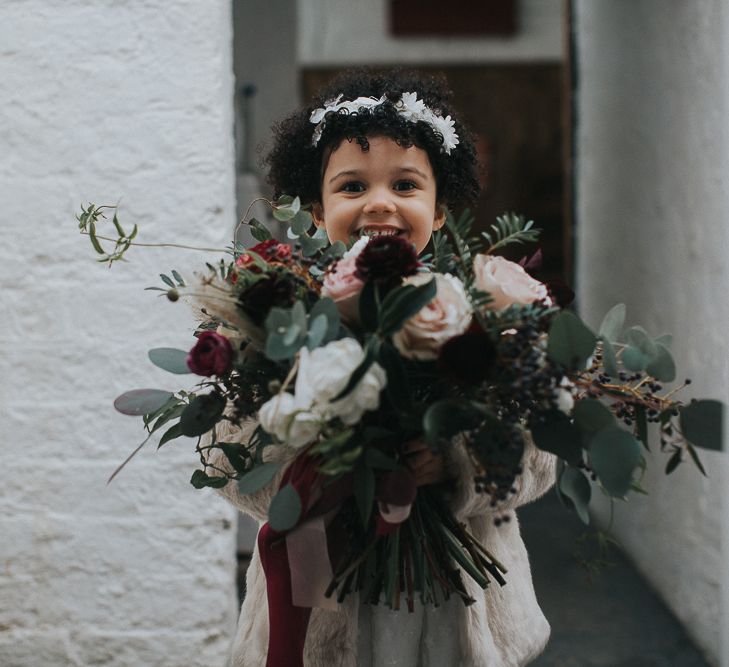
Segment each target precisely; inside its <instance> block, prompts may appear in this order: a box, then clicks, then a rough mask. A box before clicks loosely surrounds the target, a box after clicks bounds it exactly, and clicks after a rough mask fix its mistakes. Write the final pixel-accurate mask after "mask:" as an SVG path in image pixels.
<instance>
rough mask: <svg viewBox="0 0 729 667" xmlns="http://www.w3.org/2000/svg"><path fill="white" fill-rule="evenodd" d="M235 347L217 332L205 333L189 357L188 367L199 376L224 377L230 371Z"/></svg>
mask: <svg viewBox="0 0 729 667" xmlns="http://www.w3.org/2000/svg"><path fill="white" fill-rule="evenodd" d="M232 359H233V346H232V345H231V344H230V341H229V340H228V339H227V338H226V337H225V336H221V335H220V334H219V333H216V332H215V331H203V332H202V333H201V334H200V335H199V336H198V339H197V343H195V346H194V347H193V348H192V349H191V350H190V352H189V353H188V355H187V367H188V368H189V369H190V370H191V371H192V372H193V373H195V374H197V375H205V376H207V377H209V376H211V375H223V374H225V373H227V372H228V371H229V370H230V364H231V361H232Z"/></svg>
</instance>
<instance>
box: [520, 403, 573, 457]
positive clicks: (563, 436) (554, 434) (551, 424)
mask: <svg viewBox="0 0 729 667" xmlns="http://www.w3.org/2000/svg"><path fill="white" fill-rule="evenodd" d="M531 433H532V438H534V444H535V445H536V446H537V447H538V448H539V449H541V450H542V451H545V452H551V453H552V454H556V455H557V456H559V457H560V458H561V459H564V460H565V461H567V462H568V463H572V464H573V465H576V464H577V463H579V462H580V461H581V460H582V448H581V446H580V431H579V430H578V429H577V427H576V426H575V425H574V424H573V423H572V422H571V421H570V420H569V418H568V417H567V416H566V415H564V414H562V413H561V412H559V411H557V410H553V411H552V412H551V413H550V415H549V416H548V421H547V422H546V423H544V424H535V425H533V426H532V428H531Z"/></svg>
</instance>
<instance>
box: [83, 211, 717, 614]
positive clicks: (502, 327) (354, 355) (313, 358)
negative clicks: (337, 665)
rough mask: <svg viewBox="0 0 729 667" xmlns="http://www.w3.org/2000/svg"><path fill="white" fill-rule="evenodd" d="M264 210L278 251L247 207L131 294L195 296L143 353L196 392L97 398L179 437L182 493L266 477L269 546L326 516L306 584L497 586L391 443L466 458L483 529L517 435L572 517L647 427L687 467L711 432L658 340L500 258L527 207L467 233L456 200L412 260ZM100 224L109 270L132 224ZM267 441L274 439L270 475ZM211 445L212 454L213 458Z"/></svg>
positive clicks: (441, 490)
mask: <svg viewBox="0 0 729 667" xmlns="http://www.w3.org/2000/svg"><path fill="white" fill-rule="evenodd" d="M271 205H272V207H273V210H274V215H275V217H276V218H277V219H279V220H285V221H288V222H289V223H290V224H289V237H290V241H291V244H284V243H280V242H278V241H276V240H275V239H273V238H272V237H271V235H270V233H269V232H268V230H267V229H266V227H265V226H264V225H262V224H261V223H259V222H257V221H255V220H252V221H250V222H249V223H247V224H249V225H250V228H251V231H252V233H253V235H254V237H255V238H256V240H257V241H259V243H258V244H257V245H255V246H254V247H251V248H242V247H240V246H238V245H235V244H234V245H233V246H232V247H231V248H229V249H228V255H227V256H226V257H224V258H223V259H220V260H219V261H218V262H217V263H215V264H208V265H207V272H205V273H204V274H201V275H198V276H197V278H196V280H195V281H194V282H192V281H191V284H190V285H188V283H187V282H186V281H185V280H184V279H183V277H182V276H181V275H180V274H179V273H178V272H177V271H172V272H171V275H169V276H168V275H162V279H163V281H164V283H165V286H164V287H157V288H152V289H158V290H161V291H162V292H164V293H166V295H167V296H168V298H170V299H172V300H177V299H178V298H179V297H180V295H182V296H189V297H190V298H191V299H192V300H193V301H194V302H195V303H196V304H197V305H198V306H201V307H202V312H203V314H204V321H203V322H202V323H201V324H200V327H199V329H198V331H197V332H196V336H197V341H196V343H195V345H194V346H193V347H192V349H191V350H189V351H187V350H175V349H169V348H162V349H154V350H151V351H150V353H149V356H150V359H151V361H152V362H153V363H155V364H156V365H158V366H160V367H161V368H164V369H166V370H168V371H170V372H172V373H195V374H198V375H200V376H202V377H203V378H204V379H202V380H201V381H200V383H199V385H198V386H197V389H196V390H195V391H176V392H171V391H163V390H152V389H142V390H135V391H131V392H128V393H126V394H124V395H122V396H120V397H119V398H118V399H117V401H116V402H115V405H116V407H117V409H119V410H120V411H121V412H123V413H125V414H132V415H141V416H143V420H144V424H145V427H146V429H147V431H148V432H149V435H150V436H151V435H152V434H156V433H158V432H159V433H162V435H161V439H160V441H159V442H160V445H163V444H165V443H168V442H170V441H172V440H174V439H176V438H178V437H180V436H192V437H196V438H198V443H197V450H198V452H199V453H200V461H201V468H200V469H199V470H196V471H195V472H194V473H193V475H192V479H191V482H192V484H193V485H194V486H195V487H197V488H200V487H205V486H209V487H222V486H224V485H226V484H237V485H238V490H239V491H240V493H242V494H248V493H255V492H257V491H259V490H260V489H262V488H263V487H264V486H266V485H267V484H270V483H272V482H273V480H274V478H276V479H277V483H279V485H280V487H279V490H278V493H277V494H276V495H275V497H274V499H273V501H272V503H271V505H270V511H269V525H268V527H267V530H268V535H269V538H270V539H274V540H275V539H281V538H283V537H285V538H286V539H287V540H289V539H290V540H292V543H293V541H295V539H296V536H297V534H300V531H302V530H304V529H305V527H306V526H307V525H310V524H311V523H312V522H315V521H318V522H319V523H320V524H321V525H326V526H328V529H329V530H330V531H336V532H337V534H338V535H339V537H340V539H338V540H337V544H339V545H340V547H341V548H339V549H338V550H336V549H335V550H333V552H334V553H333V554H332V555H333V562H332V563H331V568H330V569H326V568H325V569H324V572H325V573H327V572H328V573H329V574H328V576H327V582H326V585H325V590H324V591H323V594H324V595H325V596H326V598H329V599H331V598H334V597H336V598H337V599H339V600H342V599H343V598H344V597H345V596H346V595H348V594H349V593H350V592H353V591H359V592H360V595H361V596H362V599H365V600H367V601H370V602H372V603H377V602H384V603H385V604H388V605H390V606H391V607H392V608H394V609H397V608H398V607H399V606H400V601H401V599H404V600H405V602H406V604H407V606H408V607H409V608H412V605H413V600H414V598H415V596H416V595H417V596H419V598H420V599H421V601H422V602H423V603H433V604H438V603H439V602H440V601H442V600H443V599H444V598H448V597H449V596H450V595H452V594H456V595H459V596H460V597H461V598H462V599H463V600H464V602H465V603H466V604H468V603H470V602H472V601H473V600H472V599H471V598H470V597H469V595H468V593H467V591H466V588H465V586H464V584H463V579H462V577H463V576H464V575H465V576H468V577H472V578H473V579H474V580H475V581H477V582H478V584H479V585H480V586H482V587H486V586H487V585H488V584H489V581H490V580H495V581H497V582H498V583H499V584H502V585H503V584H504V583H505V578H504V574H505V565H506V566H508V563H505V564H503V565H502V564H501V563H500V562H499V561H498V560H497V558H496V556H498V554H491V553H490V552H489V550H488V547H489V545H487V544H479V543H478V542H477V541H475V540H474V539H473V538H472V536H471V535H470V534H469V532H468V530H467V527H466V526H465V525H463V524H461V523H459V522H458V521H457V520H456V518H455V517H454V516H453V514H452V512H451V511H450V509H449V505H448V497H449V495H448V494H449V488H448V485H447V484H444V485H442V486H438V485H433V486H421V487H419V488H416V485H415V481H414V479H413V476H412V474H411V472H410V468H409V467H408V465H407V463H406V461H407V451H406V449H405V447H404V445H405V443H408V442H411V441H413V440H422V441H424V442H426V443H427V444H428V446H429V447H431V448H432V449H433V450H434V451H436V452H438V453H440V454H442V455H443V456H444V457H445V458H446V459H448V458H449V457H450V456H452V455H453V452H454V451H455V449H456V448H460V451H461V452H465V454H466V455H467V457H468V459H469V460H470V465H471V469H472V474H473V479H472V481H471V483H472V484H473V485H474V486H475V488H476V489H477V491H478V492H480V493H483V494H487V495H488V496H489V497H490V500H491V504H492V505H493V507H494V516H495V517H496V521H497V522H498V521H499V511H498V510H499V503H500V502H502V501H504V500H505V499H507V498H508V496H509V495H510V494H511V493H513V492H514V490H515V484H517V479H518V477H519V475H520V474H521V472H522V470H521V465H522V459H523V455H524V451H525V446H532V445H531V444H530V440H533V443H534V445H535V446H536V447H537V448H539V449H541V450H544V451H547V452H551V453H552V454H554V455H555V456H556V457H557V458H558V474H557V485H556V488H557V492H558V494H559V496H560V498H561V499H562V500H563V502H564V504H565V506H567V507H568V508H570V509H573V510H574V511H576V512H577V514H578V515H579V516H580V518H581V519H582V520H583V521H584V522H586V523H587V522H588V521H589V516H588V505H589V503H590V499H591V495H592V493H593V492H594V491H596V490H598V491H600V492H602V493H604V494H607V495H608V496H610V497H611V498H624V497H625V496H626V495H627V494H628V493H629V492H630V491H631V490H637V491H641V490H642V489H641V487H640V477H641V474H642V471H643V470H644V468H645V466H646V461H647V460H646V458H645V457H644V456H643V451H644V449H647V448H648V446H649V433H650V432H651V431H658V440H659V442H660V449H661V450H662V451H663V452H665V453H666V455H667V463H666V472H667V473H670V472H671V471H672V470H673V469H675V467H676V466H677V465H678V464H679V463H681V461H683V460H685V459H686V458H691V459H692V460H693V461H694V462H695V463H696V465H697V466H698V467H699V468H701V463H700V461H699V458H698V456H697V454H696V450H695V446H699V447H708V448H712V449H718V448H719V447H720V444H721V443H720V438H721V414H722V406H721V404H720V403H718V402H716V401H712V400H701V401H691V402H690V403H687V404H684V403H682V402H681V401H679V400H678V398H677V391H678V390H680V389H681V388H682V387H683V386H685V384H686V383H684V384H681V385H679V386H677V387H675V388H673V389H670V390H665V389H664V385H665V384H666V383H671V382H673V381H674V379H675V375H676V371H675V367H674V362H673V359H672V357H671V354H670V352H669V345H670V336H666V335H663V336H659V337H657V338H656V337H653V336H651V335H649V334H648V333H647V332H646V331H645V330H644V329H643V328H641V327H638V326H632V327H629V328H627V329H626V328H625V308H624V307H623V306H621V305H619V306H616V307H615V308H613V309H612V310H611V311H610V312H609V313H608V314H607V315H606V317H605V319H604V321H603V322H602V324H601V326H600V327H599V330H598V331H597V332H594V331H592V330H591V329H590V328H589V327H588V326H586V325H585V323H583V322H582V321H581V320H580V318H579V317H577V315H575V314H574V313H573V312H571V311H569V310H566V309H564V308H563V306H564V302H565V299H564V298H563V297H564V291H557V290H551V291H550V290H549V289H548V288H547V286H545V285H544V284H543V283H541V282H539V281H538V280H536V279H535V278H533V277H532V276H531V275H530V273H529V272H528V270H527V269H528V268H530V262H529V260H527V259H526V258H525V260H523V261H522V262H521V263H515V262H512V261H509V260H507V259H505V258H504V257H503V256H502V255H501V254H500V253H501V252H502V250H503V249H504V248H505V247H506V246H508V245H511V244H521V243H532V242H534V241H536V239H537V230H536V229H535V228H534V227H533V226H532V223H531V222H525V220H524V219H523V218H521V217H518V216H515V215H506V216H504V217H501V218H499V219H498V220H497V224H495V225H493V226H492V227H491V229H490V231H489V232H487V233H482V234H480V235H473V234H472V232H471V222H472V221H471V219H470V217H469V216H468V215H467V214H466V215H464V216H461V217H460V218H459V219H458V220H455V219H453V218H452V217H449V218H448V221H447V230H448V232H447V233H441V232H436V234H435V236H434V239H433V241H434V242H433V253H432V254H431V255H429V256H426V257H423V258H418V257H417V256H416V254H415V251H414V248H413V247H412V246H411V245H410V244H409V243H408V242H407V241H405V240H404V239H401V238H399V237H398V236H396V235H375V236H372V237H370V236H363V237H362V238H360V239H358V240H356V241H355V242H354V243H353V244H352V245H351V247H349V248H347V247H346V246H345V245H344V244H343V243H341V242H337V243H335V244H333V245H329V244H328V242H327V240H326V236H325V235H324V234H323V232H322V231H321V230H318V231H316V232H315V233H313V234H312V233H311V227H312V220H311V216H310V214H309V213H308V212H306V211H305V210H302V209H301V207H300V205H299V201H298V199H291V198H282V199H281V200H279V201H278V202H275V203H274V202H271ZM103 217H104V207H96V206H94V205H89V206H88V207H87V208H84V209H82V212H81V214H80V215H79V217H78V219H79V226H80V228H81V231H82V232H84V233H87V234H89V235H90V237H91V241H92V243H93V245H94V248H95V249H96V251H97V252H98V253H100V255H101V257H100V261H102V262H109V263H111V262H113V261H115V260H117V259H120V258H121V257H122V255H123V254H124V252H126V250H127V249H128V248H129V246H130V245H133V244H134V241H133V237H134V235H135V234H136V228H135V231H134V233H132V234H129V235H127V234H125V232H124V230H123V229H122V227H121V225H120V224H119V220H118V218H117V215H116V213H115V214H114V219H113V224H114V226H115V229H116V232H117V234H116V237H112V238H110V239H107V240H111V241H112V242H114V248H113V249H112V250H111V251H107V250H105V249H104V247H102V243H101V242H102V241H103V240H104V239H103V238H102V237H100V236H99V235H98V233H97V229H96V227H97V225H99V224H100V223H101V221H102V219H103ZM686 382H688V381H686ZM250 420H256V423H257V426H256V428H255V430H253V432H252V436H251V437H250V439H249V440H247V441H245V442H237V441H228V440H226V439H225V438H224V437H221V434H222V433H225V432H227V431H226V430H225V429H223V428H221V426H223V424H224V422H230V423H232V424H233V425H241V424H244V423H245V422H247V421H250ZM652 424H653V425H655V426H654V428H652V427H651V425H652ZM140 446H141V445H140ZM274 448H289V449H290V450H295V454H296V456H295V459H294V462H293V463H292V464H291V465H289V466H288V467H287V469H286V473H285V475H283V477H282V478H281V473H282V470H281V467H282V465H283V464H282V463H280V462H276V460H272V459H279V460H280V459H281V457H271V456H270V451H271V450H272V449H274ZM215 450H219V451H220V452H222V455H224V460H225V461H226V462H227V464H226V465H225V466H221V465H215V464H214V463H213V461H214V460H215V457H213V456H212V453H213V452H214V451H215ZM135 451H136V450H135ZM701 470H702V472H703V469H702V468H701ZM277 474H278V478H277ZM278 480H280V481H278ZM320 533H321V535H324V534H325V533H324V531H323V530H322V531H320ZM324 539H325V538H324ZM292 549H293V546H292ZM290 553H291V551H290ZM320 553H321V554H322V556H321V557H322V558H324V559H326V558H328V555H327V549H326V548H324V549H323V550H322V551H321V552H320ZM314 566H315V567H316V564H315V565H314ZM319 571H321V568H319Z"/></svg>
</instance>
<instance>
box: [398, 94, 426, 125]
mask: <svg viewBox="0 0 729 667" xmlns="http://www.w3.org/2000/svg"><path fill="white" fill-rule="evenodd" d="M395 106H396V107H397V109H398V111H400V113H401V114H403V115H404V116H405V117H406V118H407V119H408V120H419V119H420V118H423V116H424V114H425V111H426V109H425V102H423V100H419V99H418V94H417V93H403V94H402V97H401V98H400V100H399V101H398V102H397V104H396V105H395Z"/></svg>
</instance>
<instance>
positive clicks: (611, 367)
mask: <svg viewBox="0 0 729 667" xmlns="http://www.w3.org/2000/svg"><path fill="white" fill-rule="evenodd" d="M602 365H603V367H604V368H605V372H606V373H607V374H608V375H609V376H610V377H614V378H615V377H618V373H619V369H618V360H617V358H616V356H615V348H614V347H613V344H612V343H611V342H610V341H609V340H607V339H606V338H603V339H602Z"/></svg>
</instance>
